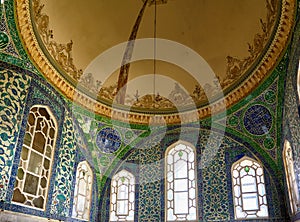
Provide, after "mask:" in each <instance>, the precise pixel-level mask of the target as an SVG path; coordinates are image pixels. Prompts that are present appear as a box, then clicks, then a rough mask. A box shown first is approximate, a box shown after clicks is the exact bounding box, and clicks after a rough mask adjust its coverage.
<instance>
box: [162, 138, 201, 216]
mask: <svg viewBox="0 0 300 222" xmlns="http://www.w3.org/2000/svg"><path fill="white" fill-rule="evenodd" d="M194 156H195V151H194V150H193V149H192V148H191V147H189V146H186V145H184V144H178V145H176V146H174V147H171V148H169V149H167V151H166V158H167V160H171V159H172V160H173V161H166V165H165V171H166V175H167V176H166V178H165V179H166V181H165V189H166V201H167V202H166V204H165V206H166V209H165V212H166V218H167V221H194V220H196V218H197V194H196V187H197V184H196V182H197V181H196V172H195V165H196V163H195V158H194Z"/></svg>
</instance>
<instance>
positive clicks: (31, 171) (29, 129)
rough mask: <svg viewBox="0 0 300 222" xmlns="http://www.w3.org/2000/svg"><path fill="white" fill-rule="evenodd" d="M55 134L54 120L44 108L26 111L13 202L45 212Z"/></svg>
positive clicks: (37, 107) (38, 107) (34, 107)
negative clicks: (24, 131)
mask: <svg viewBox="0 0 300 222" xmlns="http://www.w3.org/2000/svg"><path fill="white" fill-rule="evenodd" d="M56 134H57V125H56V121H55V118H54V117H53V115H52V113H51V112H50V110H49V109H48V107H44V106H33V107H32V108H31V109H30V112H29V116H28V120H27V125H26V133H25V137H24V141H23V147H22V151H21V157H20V164H19V168H18V173H17V177H16V182H15V188H14V194H13V199H12V201H13V202H16V203H19V204H24V205H26V206H30V207H35V208H38V209H45V203H46V199H47V195H48V186H49V179H50V175H51V166H52V159H53V154H54V148H55V142H56Z"/></svg>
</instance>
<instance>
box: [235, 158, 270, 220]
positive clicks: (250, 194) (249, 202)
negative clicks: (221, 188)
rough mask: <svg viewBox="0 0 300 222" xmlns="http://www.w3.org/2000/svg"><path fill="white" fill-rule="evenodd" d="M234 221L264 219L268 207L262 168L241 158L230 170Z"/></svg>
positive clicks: (249, 159)
mask: <svg viewBox="0 0 300 222" xmlns="http://www.w3.org/2000/svg"><path fill="white" fill-rule="evenodd" d="M231 172H232V186H233V202H234V214H235V219H249V218H266V217H268V205H267V197H266V189H265V180H264V172H263V168H262V166H261V165H260V164H259V163H258V162H257V161H255V160H253V159H251V158H248V157H243V158H242V159H240V160H238V161H237V162H235V163H234V164H233V166H232V169H231Z"/></svg>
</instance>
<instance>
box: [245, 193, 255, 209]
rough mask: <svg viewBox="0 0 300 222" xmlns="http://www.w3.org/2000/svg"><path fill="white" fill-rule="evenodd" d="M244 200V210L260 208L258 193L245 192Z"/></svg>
mask: <svg viewBox="0 0 300 222" xmlns="http://www.w3.org/2000/svg"><path fill="white" fill-rule="evenodd" d="M242 200H243V209H244V210H258V197H257V193H252V194H251V193H250V194H243V195H242Z"/></svg>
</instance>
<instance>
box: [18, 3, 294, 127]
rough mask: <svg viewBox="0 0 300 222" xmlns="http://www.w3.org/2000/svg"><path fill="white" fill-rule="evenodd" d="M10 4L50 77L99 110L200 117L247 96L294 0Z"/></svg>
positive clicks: (283, 36)
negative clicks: (192, 111) (191, 112)
mask: <svg viewBox="0 0 300 222" xmlns="http://www.w3.org/2000/svg"><path fill="white" fill-rule="evenodd" d="M16 4H17V13H18V19H19V26H20V33H21V35H22V36H23V40H24V42H25V45H26V46H27V48H28V50H29V53H30V55H31V56H32V57H33V60H34V61H35V62H36V64H37V66H38V67H39V68H40V70H41V71H42V72H43V73H44V74H45V76H46V77H47V78H48V79H49V80H50V82H52V83H53V85H55V86H56V87H57V88H59V90H61V91H62V92H63V93H64V94H65V95H66V96H67V97H69V98H71V99H74V100H76V101H77V102H78V103H80V104H82V105H84V106H85V107H87V108H89V109H93V110H95V111H96V112H97V113H99V114H103V115H106V116H110V115H111V113H112V112H114V111H116V110H117V111H120V112H122V110H128V109H129V110H130V113H131V114H130V115H133V116H135V118H140V122H143V121H144V120H142V117H140V116H139V115H144V114H145V115H148V114H149V115H151V114H153V113H161V114H163V115H166V116H167V115H175V114H176V113H177V112H181V111H182V112H185V111H188V110H190V109H196V110H197V112H198V115H199V117H200V118H201V117H205V116H207V115H209V114H210V113H211V112H212V111H211V109H212V108H211V107H218V106H219V108H217V109H218V110H224V108H226V107H229V106H231V105H232V104H234V103H236V102H237V101H239V100H240V99H242V98H243V97H245V96H246V95H248V94H249V93H250V92H251V91H252V90H253V89H254V88H255V87H256V86H257V85H258V84H259V83H260V82H261V81H262V80H263V79H264V78H265V77H266V76H267V75H268V73H269V72H270V71H271V70H272V69H273V68H274V67H275V65H276V64H277V62H278V60H279V58H280V56H281V55H282V52H283V50H284V49H285V47H286V44H287V41H288V37H289V35H290V30H291V27H292V25H293V24H292V21H293V16H294V7H295V2H294V1H293V0H282V1H279V0H278V1H276V0H251V1H249V0H239V1H236V0H226V1H224V0H121V1H120V0H101V1H99V0H89V1H80V0H72V1H71V0H64V1H61V0H51V1H50V0H49V1H46V0H31V1H25V0H22V1H17V3H16ZM212 104H214V105H212ZM220 104H221V105H220ZM121 116H122V115H121ZM137 122H139V121H137Z"/></svg>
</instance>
